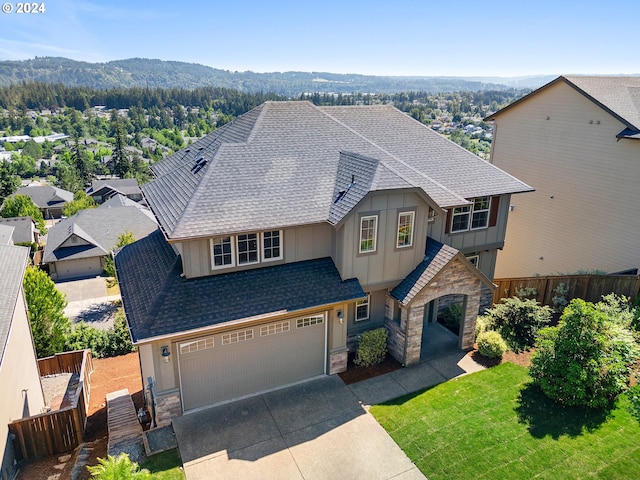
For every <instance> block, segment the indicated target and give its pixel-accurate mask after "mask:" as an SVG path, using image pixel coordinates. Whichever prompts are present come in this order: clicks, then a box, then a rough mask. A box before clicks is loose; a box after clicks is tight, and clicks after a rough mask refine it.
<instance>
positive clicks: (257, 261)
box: [235, 232, 262, 267]
mask: <svg viewBox="0 0 640 480" xmlns="http://www.w3.org/2000/svg"><path fill="white" fill-rule="evenodd" d="M254 234H255V236H256V242H257V243H258V245H256V247H257V248H256V261H255V262H245V263H240V248H239V247H238V243H239V242H240V236H241V235H254ZM261 239H262V235H260V232H247V233H241V234H238V235H236V242H235V243H236V265H238V266H239V267H244V266H245V265H256V264H258V263H260V262H261V260H262V259H261V258H260V254H261V253H262V248H261V245H260V244H259V242H260V241H261Z"/></svg>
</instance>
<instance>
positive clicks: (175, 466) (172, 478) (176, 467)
mask: <svg viewBox="0 0 640 480" xmlns="http://www.w3.org/2000/svg"><path fill="white" fill-rule="evenodd" d="M141 467H142V468H146V469H147V470H149V471H150V472H151V478H153V479H154V480H184V478H185V477H184V470H183V469H182V459H181V458H180V453H179V452H178V450H169V451H167V452H163V453H158V454H156V455H153V456H151V457H149V458H147V460H146V461H145V462H144V463H143V464H142V465H141Z"/></svg>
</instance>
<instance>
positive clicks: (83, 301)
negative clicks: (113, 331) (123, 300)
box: [56, 277, 120, 329]
mask: <svg viewBox="0 0 640 480" xmlns="http://www.w3.org/2000/svg"><path fill="white" fill-rule="evenodd" d="M56 288H57V289H58V290H60V291H61V292H62V293H64V294H65V295H66V297H67V302H68V303H67V307H66V308H65V309H64V313H65V315H66V316H67V317H69V319H70V320H71V321H72V322H73V323H78V322H80V321H84V322H85V323H88V324H91V325H93V326H94V327H98V328H103V329H106V328H109V327H111V326H113V320H114V315H115V312H116V310H117V308H118V306H117V305H116V304H115V303H114V302H115V301H116V300H119V299H120V295H107V283H106V279H105V277H93V278H83V279H81V280H67V281H59V282H56Z"/></svg>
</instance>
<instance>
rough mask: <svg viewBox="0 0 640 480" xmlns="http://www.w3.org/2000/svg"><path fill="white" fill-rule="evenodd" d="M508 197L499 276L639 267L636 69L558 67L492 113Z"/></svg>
mask: <svg viewBox="0 0 640 480" xmlns="http://www.w3.org/2000/svg"><path fill="white" fill-rule="evenodd" d="M487 120H492V121H494V122H495V137H494V138H495V139H494V141H493V146H492V154H491V162H492V163H493V164H494V165H496V166H498V167H500V168H502V169H504V170H505V171H507V172H509V173H510V174H512V175H515V176H516V177H518V178H520V179H522V180H523V181H525V182H527V183H528V184H529V185H531V186H532V187H534V188H535V189H536V191H535V193H529V194H527V195H522V196H519V197H518V198H517V199H516V200H515V201H513V202H512V207H511V208H512V210H513V213H511V215H510V219H509V228H508V230H507V237H506V243H505V248H504V250H503V251H501V252H500V253H499V255H498V262H497V267H496V277H520V276H531V275H534V274H540V275H548V274H554V273H558V272H563V273H573V272H577V271H580V270H582V271H584V270H603V271H606V272H609V273H613V272H620V271H629V270H635V269H637V268H639V267H640V243H639V242H638V238H639V237H640V217H638V216H637V215H635V214H634V213H633V208H634V207H635V206H637V205H639V204H640V187H639V186H638V181H639V180H640V77H586V76H584V77H583V76H561V77H558V78H557V79H555V80H553V81H552V82H550V83H548V84H547V85H545V86H543V87H541V88H539V89H538V90H535V91H534V92H532V93H530V94H529V95H527V96H525V97H523V98H521V99H520V100H518V101H516V102H514V103H512V104H511V105H509V106H507V107H505V108H503V109H502V110H500V111H498V112H497V113H495V114H493V115H491V116H489V117H488V118H487Z"/></svg>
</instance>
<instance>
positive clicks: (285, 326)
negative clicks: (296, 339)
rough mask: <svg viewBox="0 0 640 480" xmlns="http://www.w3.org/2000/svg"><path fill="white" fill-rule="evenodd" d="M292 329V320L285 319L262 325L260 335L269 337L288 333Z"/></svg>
mask: <svg viewBox="0 0 640 480" xmlns="http://www.w3.org/2000/svg"><path fill="white" fill-rule="evenodd" d="M290 330H291V322H290V321H289V320H285V321H284V322H278V323H271V324H269V325H262V326H261V327H260V336H261V337H268V336H270V335H280V334H282V333H287V332H289V331H290Z"/></svg>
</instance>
